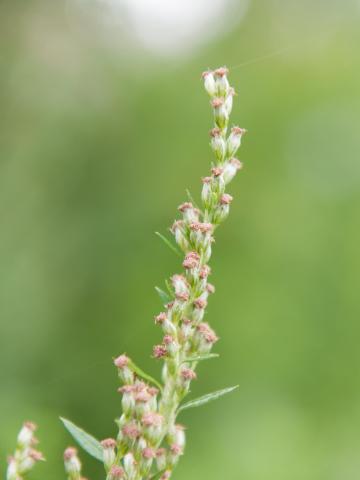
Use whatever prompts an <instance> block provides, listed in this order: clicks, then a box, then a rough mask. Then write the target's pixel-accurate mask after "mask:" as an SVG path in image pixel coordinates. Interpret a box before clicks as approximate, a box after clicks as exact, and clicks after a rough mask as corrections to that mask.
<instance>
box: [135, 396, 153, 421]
mask: <svg viewBox="0 0 360 480" xmlns="http://www.w3.org/2000/svg"><path fill="white" fill-rule="evenodd" d="M150 401H151V395H150V394H149V393H148V392H147V391H146V390H142V391H141V392H138V393H136V395H135V411H136V414H137V415H138V416H142V415H144V413H146V412H149V411H150Z"/></svg>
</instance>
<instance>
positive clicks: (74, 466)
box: [64, 447, 81, 480]
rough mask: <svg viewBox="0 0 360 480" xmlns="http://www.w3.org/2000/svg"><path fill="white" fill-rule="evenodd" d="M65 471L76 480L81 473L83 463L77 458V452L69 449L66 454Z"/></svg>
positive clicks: (71, 448)
mask: <svg viewBox="0 0 360 480" xmlns="http://www.w3.org/2000/svg"><path fill="white" fill-rule="evenodd" d="M64 465H65V471H66V473H67V474H68V475H69V477H70V478H71V479H74V480H76V479H77V478H78V477H79V475H80V473H81V463H80V460H79V458H78V456H77V450H76V448H73V447H68V448H67V449H66V450H65V452H64Z"/></svg>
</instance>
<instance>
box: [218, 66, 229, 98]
mask: <svg viewBox="0 0 360 480" xmlns="http://www.w3.org/2000/svg"><path fill="white" fill-rule="evenodd" d="M228 73H229V70H228V69H227V68H226V67H221V68H217V69H216V70H215V71H214V75H215V82H216V89H217V92H218V94H219V95H222V96H226V95H227V94H228V93H229V90H230V85H229V81H228V79H227V74H228Z"/></svg>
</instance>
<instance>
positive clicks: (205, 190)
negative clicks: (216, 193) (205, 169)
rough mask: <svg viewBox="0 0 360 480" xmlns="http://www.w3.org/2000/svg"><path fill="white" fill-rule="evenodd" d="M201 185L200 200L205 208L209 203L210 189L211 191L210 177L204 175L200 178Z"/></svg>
mask: <svg viewBox="0 0 360 480" xmlns="http://www.w3.org/2000/svg"><path fill="white" fill-rule="evenodd" d="M202 182H203V187H202V191H201V200H202V202H203V204H204V206H205V208H209V207H210V205H211V198H212V191H211V182H212V178H211V177H204V178H203V179H202Z"/></svg>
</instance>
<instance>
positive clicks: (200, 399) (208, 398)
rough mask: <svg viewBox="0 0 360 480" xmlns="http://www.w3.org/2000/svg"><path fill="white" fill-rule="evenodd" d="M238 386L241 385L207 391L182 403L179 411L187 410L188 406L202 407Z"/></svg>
mask: <svg viewBox="0 0 360 480" xmlns="http://www.w3.org/2000/svg"><path fill="white" fill-rule="evenodd" d="M238 387H239V385H235V386H234V387H228V388H224V389H223V390H217V391H216V392H212V393H207V394H206V395H203V396H202V397H198V398H195V399H194V400H190V401H189V402H186V403H184V404H183V405H180V407H179V409H178V413H180V412H182V411H183V410H187V409H188V408H195V407H201V406H202V405H205V404H206V403H209V402H212V401H213V400H217V399H218V398H220V397H222V396H223V395H226V394H227V393H231V392H233V391H234V390H236V389H237V388H238Z"/></svg>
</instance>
